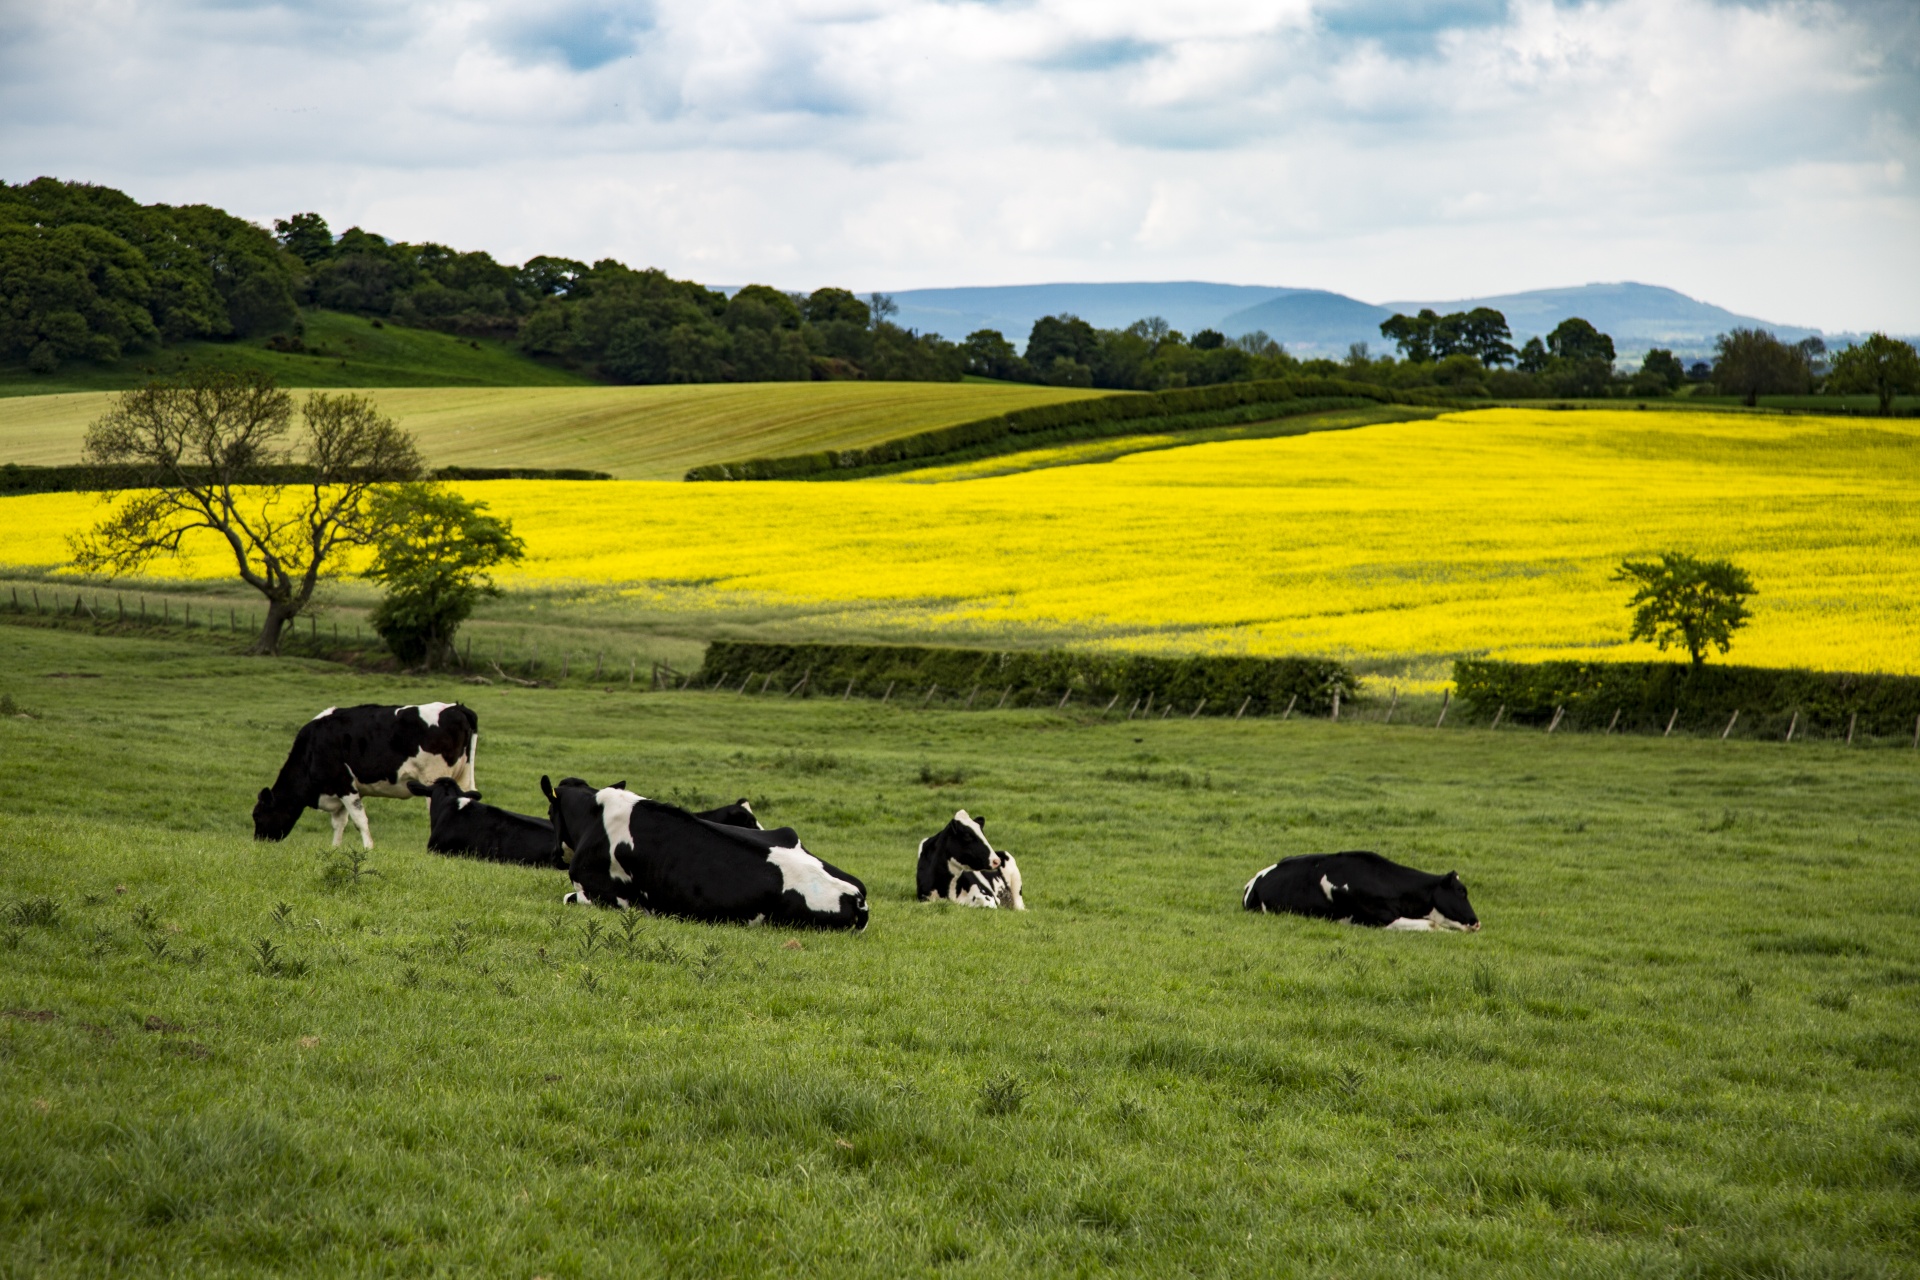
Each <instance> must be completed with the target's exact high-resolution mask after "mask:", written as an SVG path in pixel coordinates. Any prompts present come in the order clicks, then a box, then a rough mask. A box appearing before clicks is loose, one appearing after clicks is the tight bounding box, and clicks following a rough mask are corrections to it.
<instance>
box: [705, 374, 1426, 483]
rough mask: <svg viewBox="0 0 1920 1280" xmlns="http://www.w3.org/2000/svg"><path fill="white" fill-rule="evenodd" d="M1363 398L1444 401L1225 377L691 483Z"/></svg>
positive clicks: (1002, 449)
mask: <svg viewBox="0 0 1920 1280" xmlns="http://www.w3.org/2000/svg"><path fill="white" fill-rule="evenodd" d="M1369 404H1406V405H1423V406H1430V407H1433V408H1434V409H1435V412H1436V413H1437V412H1439V411H1440V410H1442V409H1444V408H1447V407H1451V402H1450V401H1444V400H1441V399H1439V398H1437V397H1433V396H1422V395H1416V394H1412V393H1407V392H1397V391H1389V390H1386V389H1385V388H1381V387H1375V386H1370V385H1368V384H1366V383H1359V382H1347V381H1344V380H1342V379H1339V378H1295V379H1284V380H1273V381H1267V382H1232V383H1225V384H1222V385H1220V386H1213V387H1196V388H1191V389H1185V390H1179V391H1157V392H1152V393H1150V394H1146V395H1135V396H1113V397H1108V398H1105V399H1100V400H1085V401H1076V402H1073V403H1070V404H1059V405H1042V406H1035V407H1033V408H1029V409H1017V410H1013V411H1010V412H1007V413H1002V414H997V415H995V416H994V417H991V418H981V419H978V420H976V421H973V422H962V423H957V424H955V425H953V426H949V427H939V428H935V429H932V430H928V431H922V432H918V433H915V434H913V435H906V436H901V437H899V438H897V439H893V440H887V441H884V442H882V443H879V444H874V445H870V446H867V447H865V448H856V449H824V450H819V451H816V452H813V453H805V454H792V455H788V456H784V457H769V458H750V459H747V460H745V461H741V462H726V463H715V464H710V465H707V466H700V467H695V468H694V469H693V470H691V471H689V472H687V479H689V480H857V479H862V478H864V477H867V476H875V475H885V474H889V473H891V472H895V471H905V470H911V469H916V468H920V467H928V466H942V465H947V464H951V463H956V462H967V461H973V460H975V459H979V458H984V457H990V456H992V455H994V454H998V453H1014V452H1019V451H1021V450H1026V449H1032V448H1035V447H1037V446H1042V445H1049V444H1064V443H1068V442H1070V441H1076V440H1094V439H1099V438H1101V437H1103V436H1120V435H1138V434H1142V433H1150V432H1180V431H1196V430H1201V429H1204V428H1208V427H1223V426H1231V425H1235V424H1239V423H1251V422H1262V421H1268V420H1271V419H1275V418H1285V417H1293V416H1297V415H1303V414H1311V413H1320V412H1325V411H1327V410H1334V409H1352V408H1358V407H1361V406H1363V405H1369Z"/></svg>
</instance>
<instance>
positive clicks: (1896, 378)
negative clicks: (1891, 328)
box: [1826, 333, 1920, 414]
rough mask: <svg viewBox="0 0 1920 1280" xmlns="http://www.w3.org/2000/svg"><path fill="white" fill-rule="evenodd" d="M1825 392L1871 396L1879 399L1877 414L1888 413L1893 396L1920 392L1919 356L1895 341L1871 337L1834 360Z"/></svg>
mask: <svg viewBox="0 0 1920 1280" xmlns="http://www.w3.org/2000/svg"><path fill="white" fill-rule="evenodd" d="M1826 389H1827V390H1828V391H1835V392H1839V393H1841V394H1843V395H1844V394H1847V393H1849V392H1870V393H1872V394H1873V395H1874V396H1876V397H1878V398H1879V401H1880V412H1881V413H1882V414H1887V413H1891V412H1892V411H1893V398H1894V397H1895V396H1896V395H1899V394H1900V393H1901V392H1903V391H1904V392H1908V393H1912V392H1915V391H1920V355H1916V354H1915V353H1914V350H1913V348H1912V347H1911V346H1909V345H1907V344H1906V343H1904V342H1902V341H1900V340H1899V339H1898V338H1889V337H1888V336H1887V335H1886V334H1884V333H1876V334H1873V335H1872V336H1870V337H1869V338H1868V339H1867V340H1866V341H1865V342H1862V343H1860V344H1858V345H1857V346H1851V347H1848V348H1847V349H1846V350H1845V351H1842V352H1841V353H1840V354H1839V355H1837V356H1835V357H1834V358H1833V372H1831V373H1829V374H1828V375H1827V385H1826Z"/></svg>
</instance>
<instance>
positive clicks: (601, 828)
mask: <svg viewBox="0 0 1920 1280" xmlns="http://www.w3.org/2000/svg"><path fill="white" fill-rule="evenodd" d="M540 789H541V790H542V791H544V792H545V793H546V795H547V801H548V813H549V815H550V816H551V818H552V820H553V826H554V831H555V834H556V835H557V836H558V837H559V838H560V841H561V843H563V844H564V845H565V846H566V847H567V848H569V849H571V850H572V851H573V859H572V861H571V862H570V863H568V874H569V875H570V876H571V877H572V879H573V892H572V893H569V894H567V895H566V897H565V898H563V899H562V901H564V902H569V903H579V904H582V905H584V904H586V903H590V902H591V903H599V904H601V905H603V906H613V907H629V906H631V907H639V908H641V909H642V910H645V911H649V912H652V913H655V914H658V915H674V916H685V917H687V918H688V919H691V920H704V921H708V922H710V923H716V924H719V923H735V924H777V925H787V926H796V925H797V926H805V927H812V928H819V929H864V928H866V927H867V887H866V886H865V885H864V884H862V883H860V881H859V880H857V879H855V878H854V877H853V876H850V875H848V874H847V873H846V872H844V871H842V870H840V869H839V868H838V867H836V866H834V865H832V864H831V863H827V862H822V861H821V860H820V859H819V858H816V857H814V856H813V855H812V854H811V853H808V852H807V851H806V849H804V848H802V847H801V844H800V837H799V836H798V835H797V834H796V833H795V832H794V830H793V828H791V827H776V828H774V829H773V830H771V831H762V830H759V829H758V828H750V827H737V826H728V825H726V824H725V823H720V822H714V821H711V820H709V819H706V818H702V817H700V816H698V815H697V814H692V813H688V812H687V811H686V810H685V809H682V808H679V807H678V806H676V805H670V804H663V803H661V802H660V801H658V800H649V799H647V798H646V797H645V796H637V795H635V794H634V793H633V792H631V791H628V790H626V789H624V788H622V787H600V788H595V787H594V786H593V785H592V784H591V783H588V782H585V781H583V780H581V779H579V778H563V779H561V781H560V784H559V785H558V786H555V785H554V784H553V782H552V780H551V779H548V778H541V779H540Z"/></svg>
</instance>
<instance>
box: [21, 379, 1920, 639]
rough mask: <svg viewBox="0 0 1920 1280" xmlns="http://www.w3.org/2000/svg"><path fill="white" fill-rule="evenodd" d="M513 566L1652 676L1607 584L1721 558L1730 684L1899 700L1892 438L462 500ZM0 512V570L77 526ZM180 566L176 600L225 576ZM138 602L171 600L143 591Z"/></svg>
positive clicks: (1279, 456) (1429, 440) (1473, 430)
mask: <svg viewBox="0 0 1920 1280" xmlns="http://www.w3.org/2000/svg"><path fill="white" fill-rule="evenodd" d="M469 492H470V493H471V495H472V496H474V497H476V498H481V499H484V500H487V501H489V502H490V503H491V504H492V506H493V508H494V509H495V510H496V511H498V512H500V513H501V514H504V515H508V516H511V517H512V519H513V520H514V523H515V526H516V529H517V531H518V532H519V533H520V534H521V535H522V536H523V537H524V538H525V539H526V541H527V545H528V547H529V550H530V555H529V558H528V560H527V562H526V563H525V564H524V565H522V566H520V567H519V568H518V569H516V570H515V571H514V572H513V573H512V574H511V575H509V576H508V577H507V578H506V579H505V580H504V581H505V583H506V585H508V586H510V587H511V586H513V585H516V584H520V583H529V584H530V583H551V582H555V581H564V582H574V583H581V584H606V585H609V586H617V587H619V588H620V589H622V590H624V591H628V592H630V593H633V594H634V595H636V596H640V597H643V598H646V599H648V600H650V601H652V602H653V603H654V604H656V605H659V606H664V607H674V606H675V605H676V604H678V605H684V606H689V607H691V606H695V605H697V606H698V607H699V608H701V609H702V610H703V611H711V610H713V609H715V608H720V609H722V610H723V611H724V610H725V609H726V608H728V607H740V608H743V609H744V608H750V607H763V606H764V605H766V604H767V603H768V602H779V603H783V604H793V603H800V604H803V605H807V606H810V607H811V612H812V614H813V616H814V617H815V618H816V619H828V620H832V619H835V618H841V619H844V620H846V621H847V622H848V623H849V624H857V625H858V627H859V629H860V630H861V631H862V632H864V633H869V634H870V633H872V632H874V631H875V630H882V631H885V632H888V633H891V634H895V635H898V636H900V637H902V638H906V637H907V636H910V635H917V636H929V635H931V636H936V637H937V636H940V635H942V634H945V635H950V636H958V635H963V634H970V633H972V634H977V633H979V632H981V631H983V630H984V631H990V632H1005V631H1007V630H1019V631H1025V632H1028V633H1030V634H1033V635H1036V636H1042V635H1044V636H1047V637H1052V638H1060V639H1072V640H1075V641H1078V642H1080V643H1091V644H1100V645H1109V646H1118V647H1124V648H1134V649H1152V650H1161V651H1167V650H1187V651H1195V650H1199V651H1214V652H1221V651H1229V652H1231V651H1240V652H1253V653H1302V652H1305V653H1326V654H1336V655H1343V656H1348V657H1354V658H1360V659H1393V660H1397V662H1398V663H1402V664H1405V665H1403V666H1402V667H1401V669H1402V670H1406V671H1411V672H1413V673H1415V674H1419V673H1422V672H1425V673H1427V674H1429V675H1431V676H1437V675H1439V674H1441V671H1442V668H1441V666H1440V664H1439V661H1438V660H1439V659H1441V658H1443V657H1448V656H1452V655H1456V654H1463V653H1493V654H1496V655H1504V656H1514V657H1539V656H1605V657H1615V658H1625V657H1639V656H1651V655H1653V653H1654V652H1655V651H1654V650H1653V649H1652V647H1651V646H1650V645H1628V644H1627V643H1626V641H1625V637H1626V630H1627V613H1626V610H1625V609H1624V607H1623V602H1624V600H1625V597H1626V594H1627V592H1626V590H1625V589H1624V588H1623V587H1622V586H1620V585H1619V584H1617V583H1613V582H1610V581H1609V580H1608V575H1609V573H1610V572H1611V570H1612V568H1613V566H1614V565H1615V564H1616V563H1617V562H1618V561H1619V560H1620V558H1621V557H1622V556H1628V555H1646V554H1649V553H1654V552H1658V551H1660V550H1662V549H1665V548H1670V547H1678V548H1685V549H1688V550H1691V551H1694V552H1696V553H1699V554H1703V555H1713V556H1731V557H1734V558H1735V559H1737V560H1738V561H1739V562H1740V563H1741V564H1743V565H1744V566H1746V567H1747V568H1748V570H1749V571H1750V572H1751V573H1752V575H1753V578H1754V580H1755V581H1756V582H1757V584H1758V585H1759V594H1758V596H1757V597H1756V598H1755V600H1754V602H1753V607H1754V621H1753V624H1752V626H1751V627H1750V628H1749V629H1748V630H1747V631H1746V632H1744V633H1742V634H1741V636H1740V638H1739V639H1738V641H1737V643H1736V647H1735V650H1734V655H1733V657H1734V660H1737V661H1746V662H1752V663H1760V664H1767V665H1788V664H1799V665H1807V666H1813V667H1819V668H1826V669H1875V670H1882V671H1898V672H1914V671H1920V519H1916V517H1917V516H1920V510H1916V495H1920V423H1916V422H1913V421H1897V420H1896V421H1873V420H1860V419H1821V418H1785V417H1767V416H1750V415H1736V414H1705V413H1684V414H1683V413H1674V412H1659V411H1632V410H1624V411H1596V412H1559V413H1555V412H1546V411H1535V410H1504V409H1494V410H1483V411H1477V412H1471V413H1458V414H1450V415H1447V416H1444V417H1440V418H1437V419H1433V420H1428V421H1419V422H1404V423H1391V424H1383V425H1378V426H1370V427H1363V428H1360V429H1357V430H1352V431H1340V432H1332V433H1326V434H1315V435H1306V436H1297V437H1289V438H1280V439H1263V440H1245V441H1231V442H1222V443H1215V444H1204V445H1197V446H1194V447H1192V448H1184V449H1172V450H1163V451H1159V452H1151V453H1142V454H1137V455H1132V456H1128V457H1124V458H1121V459H1118V460H1115V461H1111V462H1105V463H1099V464H1095V465H1084V466H1056V467H1051V468H1048V469H1042V470H1034V471H1028V472H1023V473H1020V474H1014V475H1003V476H998V477H994V478H991V479H982V480H972V481H964V482H955V483H947V484H903V483H892V482H862V483H828V484H802V483H785V484H695V485H684V484H678V485H676V484H652V483H602V484H554V483H498V484H488V485H475V486H470V488H469ZM98 511H99V508H98V506H97V505H96V501H95V500H94V499H92V498H88V497H81V496H73V495H53V496H47V497H32V498H13V499H7V500H5V501H4V502H0V546H4V548H5V550H4V552H0V561H4V562H7V563H12V564H16V565H32V564H40V565H45V564H49V563H52V562H55V561H57V560H59V559H61V558H62V556H63V554H64V552H63V549H62V543H61V537H62V535H64V534H65V533H66V532H68V531H71V530H75V529H78V528H80V527H81V526H82V525H83V524H85V523H86V522H87V521H88V520H89V519H91V518H94V517H96V515H97V514H98ZM212 550H213V549H212V548H211V547H210V546H209V547H207V548H205V549H204V550H203V552H202V553H201V554H199V555H197V556H196V557H194V558H193V559H192V560H191V561H190V562H189V563H188V564H187V565H186V566H185V574H184V575H183V576H193V575H219V574H224V573H225V572H226V571H227V570H226V568H225V566H223V565H222V564H221V562H220V560H219V558H218V556H217V555H212V554H206V552H211V551H212ZM156 571H157V572H165V573H169V574H178V573H180V570H177V569H171V568H167V567H165V566H160V567H157V569H156Z"/></svg>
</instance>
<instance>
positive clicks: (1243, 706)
mask: <svg viewBox="0 0 1920 1280" xmlns="http://www.w3.org/2000/svg"><path fill="white" fill-rule="evenodd" d="M1114 696H1115V697H1116V698H1118V696H1119V695H1118V694H1116V695H1114ZM1252 703H1253V695H1252V694H1248V695H1247V696H1246V697H1244V698H1242V699H1241V700H1240V709H1239V710H1238V711H1236V712H1234V713H1233V718H1234V719H1235V720H1238V719H1239V718H1240V717H1241V716H1243V715H1245V714H1247V708H1248V706H1250V705H1252Z"/></svg>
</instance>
